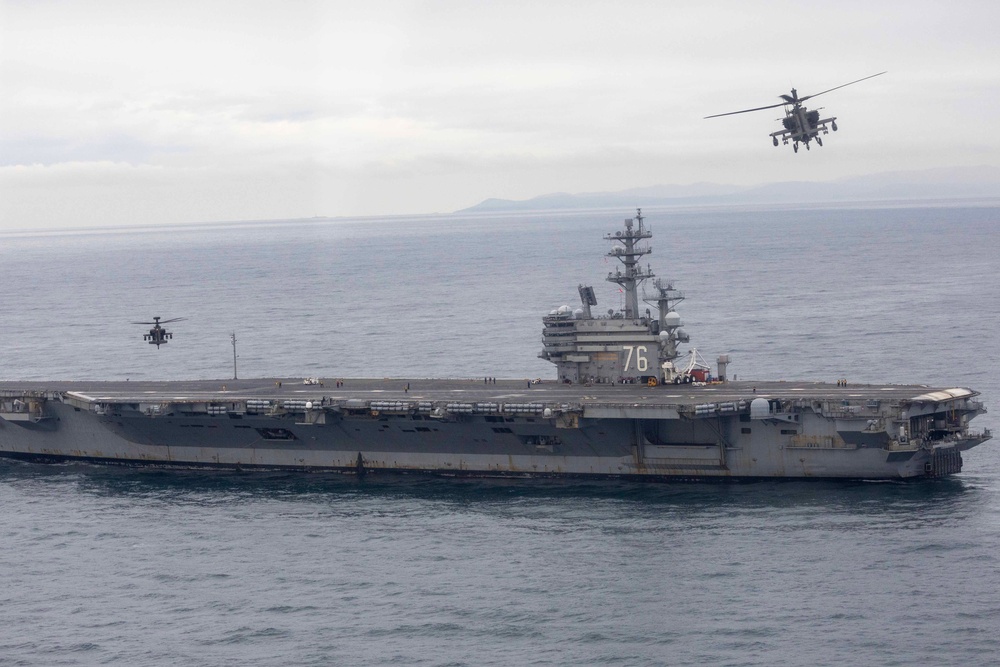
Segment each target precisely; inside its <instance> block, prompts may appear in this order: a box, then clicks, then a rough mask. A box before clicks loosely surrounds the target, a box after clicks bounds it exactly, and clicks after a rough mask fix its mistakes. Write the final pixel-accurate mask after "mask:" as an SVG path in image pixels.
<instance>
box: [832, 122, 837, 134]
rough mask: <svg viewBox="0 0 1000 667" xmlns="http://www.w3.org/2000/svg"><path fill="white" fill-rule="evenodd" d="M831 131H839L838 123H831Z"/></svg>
mask: <svg viewBox="0 0 1000 667" xmlns="http://www.w3.org/2000/svg"><path fill="white" fill-rule="evenodd" d="M830 129H831V130H833V131H834V132H836V131H837V123H836V121H834V122H833V123H830Z"/></svg>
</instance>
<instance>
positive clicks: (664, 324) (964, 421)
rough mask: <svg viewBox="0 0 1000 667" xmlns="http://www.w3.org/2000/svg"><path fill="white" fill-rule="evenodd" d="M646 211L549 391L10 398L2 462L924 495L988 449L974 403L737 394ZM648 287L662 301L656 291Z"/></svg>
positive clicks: (122, 387) (558, 358)
mask: <svg viewBox="0 0 1000 667" xmlns="http://www.w3.org/2000/svg"><path fill="white" fill-rule="evenodd" d="M651 237H652V233H651V231H650V229H649V228H648V227H647V226H646V224H645V221H644V219H643V217H642V214H641V211H639V212H638V213H637V215H636V217H635V218H634V219H629V220H626V221H625V223H624V225H623V228H622V229H619V230H618V231H615V232H613V233H610V234H608V235H606V236H605V240H606V241H608V242H609V243H610V246H611V249H610V251H609V252H608V253H607V256H608V257H609V258H610V259H611V260H615V261H617V266H616V268H615V270H614V271H612V272H611V273H609V274H608V276H607V278H606V279H607V280H608V281H610V282H612V283H615V284H617V285H619V286H620V288H621V290H622V293H623V294H624V306H623V307H622V308H620V309H617V310H616V309H610V310H608V311H607V312H606V314H601V315H595V314H594V312H593V309H594V307H595V306H596V305H597V299H596V298H595V295H594V290H593V288H592V287H591V286H586V285H580V286H579V287H578V292H579V295H580V305H579V306H578V307H576V308H571V307H570V306H562V307H559V308H556V309H555V310H553V311H551V312H550V313H549V314H548V315H546V316H544V317H543V318H542V321H543V332H542V342H543V348H542V350H541V352H540V354H539V356H540V357H542V358H544V359H547V360H549V361H551V362H552V363H553V364H554V365H555V368H556V374H555V375H556V377H555V378H554V379H549V380H544V381H543V380H510V379H495V378H475V379H464V380H433V379H420V378H410V379H406V378H397V379H384V380H373V379H352V378H330V379H323V380H320V379H317V378H307V379H305V380H304V379H302V378H297V379H292V378H268V379H257V380H216V381H192V382H61V381H52V382H10V381H6V382H0V456H5V457H9V458H15V459H22V460H27V461H41V462H65V461H83V462H92V463H100V464H116V465H138V466H159V467H179V468H226V469H241V470H254V469H270V470H274V469H285V470H330V471H339V472H346V473H352V474H357V475H366V474H378V473H386V472H392V473H419V474H433V475H446V476H472V477H503V476H508V477H509V476H513V477H584V478H587V477H592V478H618V479H634V480H658V481H667V480H735V479H774V478H822V479H914V478H930V477H941V476H945V475H950V474H954V473H958V472H960V471H961V469H962V452H964V451H966V450H968V449H970V448H972V447H975V446H976V445H979V444H981V443H983V442H985V441H986V440H988V439H990V437H991V434H990V432H989V431H988V430H984V431H981V432H974V431H972V430H970V428H969V423H970V420H971V419H973V418H974V417H975V416H976V415H979V414H981V413H983V412H985V408H984V407H983V404H982V402H980V401H979V400H978V399H977V397H978V396H979V394H978V393H977V392H975V391H973V390H971V389H968V388H964V387H928V386H923V385H893V384H886V385H855V384H850V383H848V382H846V381H844V380H834V381H833V382H828V383H819V382H764V381H759V382H754V381H739V382H736V381H733V380H730V379H728V378H727V368H728V364H729V362H730V359H729V357H728V356H727V355H720V356H718V357H717V359H716V360H715V362H714V363H715V364H716V365H715V366H714V367H710V366H709V364H707V363H705V361H704V360H703V359H702V358H701V356H700V355H699V354H698V352H697V350H696V349H695V348H691V349H689V350H688V351H687V353H686V354H682V352H681V349H680V347H681V345H684V344H686V343H689V341H690V338H689V336H688V334H687V333H686V332H685V331H684V329H683V328H682V322H681V318H680V315H679V314H678V313H677V310H676V306H677V305H678V304H679V303H680V302H682V301H683V300H684V296H683V294H682V293H681V292H680V291H678V290H677V289H675V288H674V285H673V284H672V283H669V282H667V281H662V280H655V279H654V276H653V273H652V271H651V270H650V268H649V267H648V266H646V267H642V266H641V264H640V261H641V260H642V258H643V257H645V256H646V255H648V254H650V252H651V251H652V250H651V247H650V245H649V239H650V238H651ZM647 283H649V285H650V287H651V289H650V290H649V291H645V290H643V289H642V288H643V287H645V286H646V284H647Z"/></svg>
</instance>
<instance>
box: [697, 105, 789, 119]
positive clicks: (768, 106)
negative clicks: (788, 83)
mask: <svg viewBox="0 0 1000 667" xmlns="http://www.w3.org/2000/svg"><path fill="white" fill-rule="evenodd" d="M786 104H788V103H787V102H778V103H777V104H769V105H767V106H766V107H757V108H755V109H743V110H742V111H730V112H728V113H717V114H715V115H712V116H705V118H718V117H719V116H732V115H734V114H738V113H750V112H751V111H763V110H764V109H774V108H775V107H783V106H785V105H786ZM705 118H703V119H702V120H705Z"/></svg>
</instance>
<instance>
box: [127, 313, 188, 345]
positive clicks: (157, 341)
mask: <svg viewBox="0 0 1000 667" xmlns="http://www.w3.org/2000/svg"><path fill="white" fill-rule="evenodd" d="M186 319H187V318H186V317H175V318H173V319H170V320H163V321H162V322H161V321H160V316H159V315H157V316H155V317H153V321H152V322H132V324H152V325H153V328H152V329H150V330H149V333H148V334H143V336H142V339H143V340H145V341H148V342H149V344H150V345H155V346H156V349H160V346H161V345H166V344H167V343H168V342H169V341H170V339H171V338H173V337H174V335H173V334H172V333H170V332H169V331H167V330H166V329H164V328H163V327H162V326H160V325H161V324H169V323H170V322H180V321H181V320H186Z"/></svg>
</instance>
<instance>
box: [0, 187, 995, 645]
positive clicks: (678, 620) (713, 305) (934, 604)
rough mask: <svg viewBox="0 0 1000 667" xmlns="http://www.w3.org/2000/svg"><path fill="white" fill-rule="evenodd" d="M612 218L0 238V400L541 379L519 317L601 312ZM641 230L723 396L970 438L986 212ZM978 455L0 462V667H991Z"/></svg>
mask: <svg viewBox="0 0 1000 667" xmlns="http://www.w3.org/2000/svg"><path fill="white" fill-rule="evenodd" d="M633 214H634V211H583V212H572V213H562V214H553V213H538V214H530V213H528V214H521V213H518V214H512V215H495V216H483V215H480V216H457V215H456V216H440V217H432V216H424V217H412V218H392V219H386V220H375V219H365V220H311V221H273V222H257V223H240V224H217V225H200V226H170V227H159V228H140V229H130V230H121V229H109V230H90V231H78V232H49V233H30V232H7V233H0V313H2V314H3V315H2V320H0V376H2V377H3V378H4V379H46V378H67V379H77V378H80V379H83V378H91V379H125V378H133V379H140V378H143V379H149V378H174V379H180V378H217V379H220V381H223V380H225V379H226V378H229V377H231V376H232V372H233V356H232V355H233V349H232V346H231V343H230V334H231V333H233V332H235V333H236V336H237V339H238V341H237V352H238V355H239V358H238V359H237V364H238V372H239V374H240V375H241V376H268V377H270V376H283V377H286V378H301V377H306V376H321V377H352V376H376V377H382V376H409V377H479V376H484V375H495V376H498V377H518V378H521V377H525V378H534V377H542V378H551V377H552V376H553V373H552V369H551V367H550V365H549V364H547V363H545V362H543V361H541V360H539V359H538V358H537V356H536V355H537V353H538V351H539V350H540V349H541V327H540V324H541V323H540V317H541V316H542V315H543V314H544V313H547V312H548V311H549V310H552V309H553V308H556V307H558V306H560V305H563V304H569V305H572V306H575V304H576V303H577V298H578V297H577V290H576V287H577V285H578V284H580V283H584V284H593V285H594V287H595V289H596V291H597V296H598V303H599V305H598V309H603V308H614V307H618V306H619V305H620V299H621V295H620V294H618V293H617V287H616V286H614V285H612V284H610V283H607V282H605V281H604V280H603V277H604V276H605V275H606V274H607V272H608V271H609V270H612V269H613V268H614V264H610V263H609V261H608V260H607V259H606V258H605V257H604V253H605V252H606V250H607V244H606V243H605V242H604V241H603V240H602V238H601V237H602V236H603V235H604V234H605V233H607V232H612V231H614V230H615V229H616V228H617V227H618V226H619V224H620V222H621V219H622V218H624V217H631V216H632V215H633ZM645 214H646V220H647V223H648V224H649V225H650V227H651V228H652V230H653V232H654V238H653V241H652V245H653V248H654V252H653V254H652V255H651V256H650V258H649V263H650V264H651V265H652V269H653V271H654V272H655V273H656V274H657V275H658V276H662V277H666V278H670V279H672V280H674V281H675V284H676V286H677V287H678V288H679V289H681V290H683V291H684V292H685V293H686V295H687V297H688V298H687V300H686V301H685V302H683V303H682V304H681V305H680V307H679V308H678V310H679V312H680V314H681V315H682V317H683V319H684V321H685V328H686V330H687V331H688V332H689V333H690V334H691V338H692V344H693V345H696V346H697V347H698V349H699V350H700V351H701V353H702V355H703V356H704V357H705V358H706V359H709V360H712V359H714V358H715V356H716V355H718V354H721V353H728V354H730V356H731V357H732V359H733V363H732V364H731V365H730V369H729V372H730V374H734V373H735V374H736V375H737V376H738V377H739V378H742V379H750V378H762V379H763V378H768V379H775V378H777V379H781V378H787V379H793V378H794V379H801V378H813V379H823V380H829V381H834V380H836V379H838V378H847V379H848V380H849V381H851V382H857V383H864V382H869V381H872V382H875V381H877V382H884V381H891V382H907V383H909V382H917V383H928V384H935V385H938V384H941V385H949V386H969V387H972V388H974V389H976V390H978V391H981V392H982V393H983V398H984V400H985V402H986V405H987V407H988V409H989V410H990V413H989V414H986V415H983V416H981V417H979V418H977V420H976V421H975V422H974V424H975V426H976V427H977V428H984V427H985V428H991V429H992V430H993V431H994V432H997V431H998V427H1000V423H998V422H1000V363H998V362H1000V333H998V330H1000V327H998V325H1000V317H998V313H1000V280H998V279H997V276H998V275H1000V256H998V255H1000V253H998V252H997V248H1000V205H998V204H997V203H996V202H968V203H964V204H963V203H942V204H939V205H933V206H923V207H913V206H906V205H898V206H891V205H881V206H878V207H864V206H856V207H851V206H841V207H837V208H822V207H810V208H797V209H796V208H782V209H764V208H717V209H689V210H669V211H667V210H655V209H650V210H647V211H645ZM154 315H160V316H162V317H164V318H171V317H184V318H186V319H185V320H184V321H180V322H177V323H175V324H173V325H171V326H170V327H168V328H170V329H171V330H172V331H173V332H174V334H175V335H174V339H173V340H172V341H171V342H170V343H169V344H168V345H166V346H164V347H162V348H160V349H156V348H155V347H153V346H150V345H146V344H145V343H143V342H142V339H141V335H142V334H143V333H144V329H145V328H144V327H142V326H141V325H133V324H130V322H134V321H145V320H149V319H151V318H152V316H154ZM146 328H148V327H146ZM998 447H1000V445H998V444H997V443H996V442H988V443H987V444H985V445H983V446H981V447H979V448H977V449H974V450H972V451H970V452H968V453H966V454H965V456H964V458H965V471H964V472H963V473H962V474H960V475H958V476H955V477H953V478H950V479H947V480H940V481H934V482H923V483H911V484H892V483H828V482H820V483H808V482H774V483H771V482H762V483H753V484H738V485H714V484H706V485H702V484H677V485H631V484H619V483H594V484H579V483H554V482H535V483H524V482H517V483H515V482H504V481H468V480H466V481H455V480H437V479H413V478H380V479H375V478H367V479H365V480H360V481H359V480H356V479H353V478H351V477H341V476H337V475H325V474H324V475H320V474H312V475H309V474H305V475H273V474H237V473H218V472H198V473H193V472H186V473H185V472H172V471H171V472H167V471H155V470H127V469H108V468H99V467H90V466H78V465H59V466H45V465H28V464H21V463H15V462H2V461H0V503H2V507H3V511H2V512H0V547H2V548H0V578H2V579H0V580H2V581H3V582H4V584H5V585H4V586H3V589H2V590H0V664H4V665H6V664H12V665H96V664H122V665H138V664H141V665H173V664H177V663H178V662H184V663H187V664H191V665H274V664H287V665H330V664H345V665H384V664H399V665H509V664H526V665H528V664H530V665H563V664H592V665H659V664H672V665H674V664H676V665H682V664H689V665H693V664H698V665H701V664H721V665H771V664H776V663H778V664H780V663H784V664H845V663H846V664H886V665H952V664H953V665H959V664H961V665H970V664H971V665H988V664H995V662H996V657H995V656H996V655H997V654H998V652H1000V636H998V632H997V630H998V629H1000V594H998V593H997V591H998V589H1000V562H998V556H997V554H998V553H1000V453H998Z"/></svg>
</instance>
